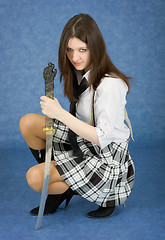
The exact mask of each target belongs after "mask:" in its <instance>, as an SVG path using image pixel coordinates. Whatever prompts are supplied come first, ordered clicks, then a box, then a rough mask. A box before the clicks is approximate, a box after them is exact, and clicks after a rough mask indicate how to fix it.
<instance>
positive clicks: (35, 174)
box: [26, 165, 43, 192]
mask: <svg viewBox="0 0 165 240" xmlns="http://www.w3.org/2000/svg"><path fill="white" fill-rule="evenodd" d="M37 166H38V165H36V166H34V167H32V168H30V169H29V170H28V172H27V173H26V179H27V183H28V185H29V186H30V187H31V188H32V189H33V190H35V191H36V192H41V191H42V184H43V178H42V174H41V172H40V171H39V168H38V167H37Z"/></svg>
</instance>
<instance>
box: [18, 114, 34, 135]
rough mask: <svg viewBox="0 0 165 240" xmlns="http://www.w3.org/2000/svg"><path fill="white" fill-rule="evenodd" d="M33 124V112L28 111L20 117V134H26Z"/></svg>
mask: <svg viewBox="0 0 165 240" xmlns="http://www.w3.org/2000/svg"><path fill="white" fill-rule="evenodd" d="M32 125H33V113H28V114H26V115H25V116H23V117H22V118H21V119H20V122H19V126H20V131H21V134H22V136H26V135H27V134H28V133H29V131H30V129H31V127H32Z"/></svg>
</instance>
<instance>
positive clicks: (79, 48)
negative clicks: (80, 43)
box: [67, 46, 88, 49]
mask: <svg viewBox="0 0 165 240" xmlns="http://www.w3.org/2000/svg"><path fill="white" fill-rule="evenodd" d="M67 48H70V49H73V48H71V47H69V46H67ZM82 48H88V47H80V48H77V49H82Z"/></svg>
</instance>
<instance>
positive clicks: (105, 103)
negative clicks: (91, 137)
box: [76, 71, 130, 149]
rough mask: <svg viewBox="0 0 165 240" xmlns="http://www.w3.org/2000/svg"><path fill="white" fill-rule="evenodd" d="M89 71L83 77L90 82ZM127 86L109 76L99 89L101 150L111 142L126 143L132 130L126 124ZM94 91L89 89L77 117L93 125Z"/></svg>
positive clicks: (97, 116)
mask: <svg viewBox="0 0 165 240" xmlns="http://www.w3.org/2000/svg"><path fill="white" fill-rule="evenodd" d="M88 76H89V71H88V72H87V73H86V74H85V75H84V76H83V77H85V78H86V79H87V80H88ZM127 91H128V87H127V85H126V84H125V83H124V82H123V80H121V79H120V78H113V77H110V76H109V75H107V76H106V77H104V78H103V79H102V80H101V83H100V85H99V86H98V87H97V89H96V92H95V99H94V115H95V122H96V131H97V134H98V138H99V142H100V146H101V149H103V148H104V147H106V146H107V145H108V144H110V143H111V142H124V141H126V140H127V139H128V138H129V135H130V130H129V128H128V127H127V125H125V123H124V108H125V104H126V94H127ZM92 96H93V90H92V89H90V87H88V88H87V89H86V90H85V91H84V92H83V93H82V94H81V96H80V98H79V101H78V103H77V106H76V112H77V117H78V118H79V119H81V120H82V121H84V122H86V123H88V124H91V114H92Z"/></svg>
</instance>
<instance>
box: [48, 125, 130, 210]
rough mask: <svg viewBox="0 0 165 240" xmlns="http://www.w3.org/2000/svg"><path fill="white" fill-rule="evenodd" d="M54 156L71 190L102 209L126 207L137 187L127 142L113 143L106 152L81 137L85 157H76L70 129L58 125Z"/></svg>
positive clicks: (80, 141) (79, 138) (78, 138)
mask: <svg viewBox="0 0 165 240" xmlns="http://www.w3.org/2000/svg"><path fill="white" fill-rule="evenodd" d="M55 126H56V128H57V129H56V132H55V133H54V136H53V154H54V161H55V165H56V168H57V170H58V172H59V174H60V175H61V176H62V178H63V179H64V181H65V182H66V183H67V184H68V185H69V186H70V188H71V189H72V190H74V191H76V192H77V193H78V194H79V195H81V196H82V197H84V198H86V199H87V200H89V201H91V202H94V203H96V204H98V205H100V206H102V207H113V206H117V205H121V204H123V203H124V202H125V201H126V199H127V198H128V196H129V195H130V193H131V190H132V188H133V184H134V164H133V161H132V159H131V157H130V155H129V152H128V141H126V142H122V143H115V142H112V143H110V144H109V145H108V146H106V147H105V148H104V149H101V148H100V147H99V146H97V145H96V144H93V143H91V142H89V141H87V140H85V139H83V138H81V137H79V136H78V137H77V142H78V145H79V147H80V149H81V150H82V152H83V154H84V157H83V158H80V157H77V156H75V155H74V153H73V150H72V148H71V146H70V144H69V139H68V131H69V129H68V128H67V127H66V126H65V125H64V124H62V123H61V122H59V121H55Z"/></svg>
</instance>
